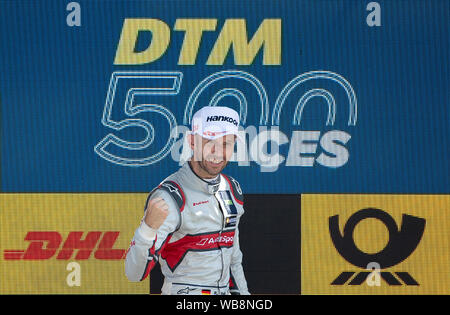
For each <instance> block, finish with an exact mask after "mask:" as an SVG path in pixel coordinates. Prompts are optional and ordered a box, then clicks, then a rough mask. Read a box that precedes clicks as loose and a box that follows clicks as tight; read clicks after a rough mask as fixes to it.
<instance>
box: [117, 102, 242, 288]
mask: <svg viewBox="0 0 450 315" xmlns="http://www.w3.org/2000/svg"><path fill="white" fill-rule="evenodd" d="M238 126H239V115H238V113H237V112H236V111H234V110H233V109H231V108H228V107H221V106H206V107H203V108H201V109H200V110H199V111H197V112H196V113H195V114H194V116H193V118H192V126H191V127H192V130H191V133H190V134H188V135H187V137H188V142H189V146H190V148H191V149H192V152H193V153H192V156H191V157H190V159H189V161H187V162H186V163H184V164H183V166H182V167H181V168H180V169H179V170H178V171H177V172H175V173H173V174H171V175H170V176H168V177H167V178H166V179H164V180H163V181H162V182H161V183H160V184H159V185H158V186H157V187H156V188H154V189H153V190H152V191H151V192H150V194H149V197H148V198H147V202H146V206H145V213H144V217H143V219H142V220H141V223H140V225H139V227H138V228H137V229H136V231H135V234H134V237H133V239H132V241H131V244H130V247H129V249H128V252H127V255H126V259H125V273H126V275H127V277H128V279H129V280H130V281H142V280H144V279H145V278H146V277H147V276H148V274H149V272H150V270H151V269H152V268H153V266H154V265H155V264H156V263H157V262H158V261H159V263H160V265H161V271H162V273H163V275H164V284H163V287H162V292H161V293H162V294H195V295H200V294H205V295H206V294H211V295H224V294H225V295H227V294H249V292H248V289H247V282H246V280H245V276H244V271H243V268H242V252H241V250H240V248H239V231H238V225H239V220H240V217H241V216H242V214H243V213H244V207H243V194H242V190H241V188H240V186H239V183H238V182H237V181H236V180H235V179H233V178H232V177H230V176H227V175H225V174H222V173H221V172H222V170H223V169H224V168H225V166H226V165H227V163H228V160H229V159H230V158H231V155H232V154H233V151H234V145H235V143H236V140H237V139H239V135H238Z"/></svg>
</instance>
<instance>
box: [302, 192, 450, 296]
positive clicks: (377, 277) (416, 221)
mask: <svg viewBox="0 0 450 315" xmlns="http://www.w3.org/2000/svg"><path fill="white" fill-rule="evenodd" d="M449 205H450V196H449V195H395V194H389V195H385V194H381V195H378V194H343V195H333V194H317V195H316V194H313V195H310V194H305V195H302V229H301V231H302V245H301V248H302V254H301V256H302V277H301V279H302V293H303V294H383V295H386V294H415V295H417V294H449V293H450V291H449V288H450V279H449V277H448V270H449V268H450V251H449V250H450V211H449Z"/></svg>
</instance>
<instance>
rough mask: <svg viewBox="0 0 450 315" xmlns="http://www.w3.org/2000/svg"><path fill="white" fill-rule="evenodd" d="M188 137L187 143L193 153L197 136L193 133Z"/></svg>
mask: <svg viewBox="0 0 450 315" xmlns="http://www.w3.org/2000/svg"><path fill="white" fill-rule="evenodd" d="M186 137H187V141H188V143H189V147H190V148H191V150H192V151H194V141H195V140H194V139H195V135H194V134H193V133H189V134H187V135H186Z"/></svg>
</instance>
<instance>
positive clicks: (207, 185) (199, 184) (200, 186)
mask: <svg viewBox="0 0 450 315" xmlns="http://www.w3.org/2000/svg"><path fill="white" fill-rule="evenodd" d="M180 171H181V174H182V176H183V179H184V180H185V183H186V184H187V185H190V186H192V188H193V189H195V190H200V191H202V192H205V193H207V194H211V195H213V194H215V193H216V192H217V191H218V190H219V184H220V181H221V178H222V176H218V177H217V180H214V181H211V182H207V181H205V180H203V179H202V178H200V177H199V176H198V175H197V174H195V172H194V171H193V170H192V168H191V165H190V163H189V162H186V163H184V165H183V166H182V167H181V169H180Z"/></svg>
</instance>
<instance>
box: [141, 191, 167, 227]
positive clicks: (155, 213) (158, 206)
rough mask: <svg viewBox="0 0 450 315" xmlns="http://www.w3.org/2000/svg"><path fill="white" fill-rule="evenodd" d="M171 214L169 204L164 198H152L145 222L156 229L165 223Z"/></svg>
mask: <svg viewBox="0 0 450 315" xmlns="http://www.w3.org/2000/svg"><path fill="white" fill-rule="evenodd" d="M168 215H169V206H168V205H167V203H166V202H165V201H164V199H163V198H155V199H151V200H150V201H149V202H148V205H147V209H146V210H145V217H144V222H145V224H147V225H148V226H149V227H151V228H152V229H154V230H157V229H159V227H160V226H161V225H162V224H163V223H164V221H165V220H166V218H167V216H168Z"/></svg>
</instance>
